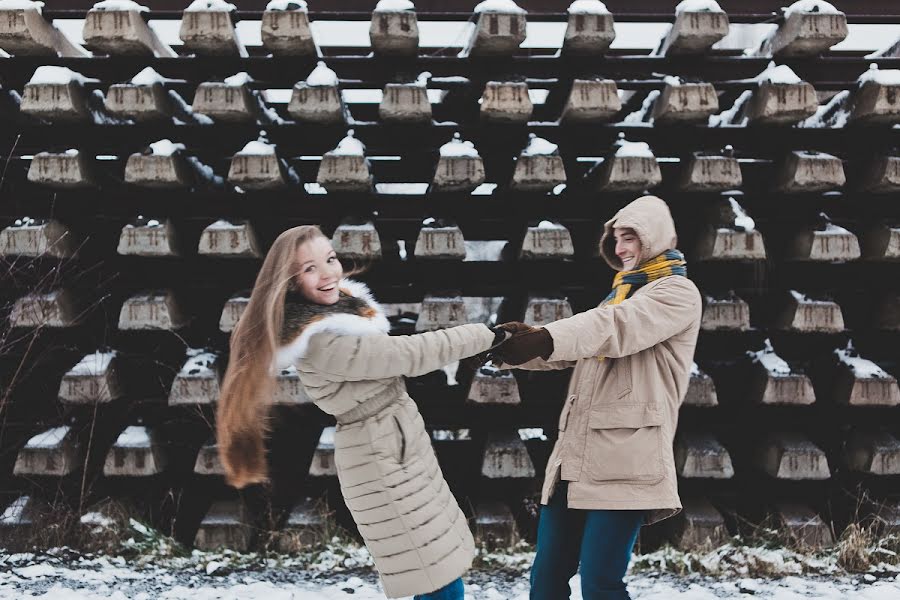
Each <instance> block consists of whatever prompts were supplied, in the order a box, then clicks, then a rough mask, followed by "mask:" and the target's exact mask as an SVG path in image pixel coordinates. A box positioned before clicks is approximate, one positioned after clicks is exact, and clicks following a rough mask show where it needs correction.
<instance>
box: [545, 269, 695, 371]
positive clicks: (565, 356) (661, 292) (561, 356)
mask: <svg viewBox="0 0 900 600" xmlns="http://www.w3.org/2000/svg"><path fill="white" fill-rule="evenodd" d="M701 312H702V308H701V304H700V293H699V292H698V291H697V287H696V286H695V285H694V284H693V283H692V282H691V281H690V280H689V279H687V278H686V277H666V278H665V279H661V280H659V281H658V282H656V283H653V284H650V285H649V286H648V287H647V289H646V291H644V292H643V293H640V294H637V295H635V296H632V297H631V298H629V299H628V300H626V301H625V302H622V303H621V304H614V305H607V306H602V307H598V308H594V309H592V310H589V311H586V312H583V313H579V314H577V315H575V316H572V317H569V318H567V319H561V320H559V321H556V322H554V323H550V324H549V325H546V326H545V327H544V328H545V329H546V330H547V331H549V332H550V335H551V336H552V337H553V353H552V354H551V355H550V356H549V357H548V360H549V361H551V362H552V361H558V360H578V359H580V358H588V357H591V356H608V357H611V358H619V357H622V356H628V355H631V354H636V353H638V352H640V351H641V350H646V349H647V348H650V347H652V346H655V345H656V344H658V343H660V342H662V341H665V340H667V339H669V338H670V337H672V336H674V335H676V334H678V333H681V332H682V331H684V330H685V329H687V328H688V327H690V326H691V324H692V323H694V322H695V321H699V319H700V315H701Z"/></svg>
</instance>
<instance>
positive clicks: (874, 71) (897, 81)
mask: <svg viewBox="0 0 900 600" xmlns="http://www.w3.org/2000/svg"><path fill="white" fill-rule="evenodd" d="M856 81H858V82H859V84H860V85H862V84H864V83H865V82H867V81H872V82H874V83H877V84H880V85H900V69H879V68H878V64H877V63H872V64H871V65H869V68H868V70H866V72H865V73H863V74H862V75H860V76H859V79H857V80H856Z"/></svg>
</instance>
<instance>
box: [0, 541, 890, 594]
mask: <svg viewBox="0 0 900 600" xmlns="http://www.w3.org/2000/svg"><path fill="white" fill-rule="evenodd" d="M207 571H211V573H207ZM572 587H573V592H574V593H573V594H572V598H573V599H574V600H580V599H581V594H580V591H579V589H578V588H579V586H578V578H577V576H576V577H575V578H574V579H573V581H572ZM628 587H629V590H630V592H631V595H632V598H635V599H637V598H640V599H643V600H669V599H675V600H707V599H713V598H744V599H747V598H750V597H751V596H752V597H754V598H770V599H772V600H793V599H798V600H799V599H801V598H802V599H808V598H821V599H823V600H832V599H834V600H838V599H840V600H896V599H898V598H900V575H895V574H893V573H892V574H882V575H872V574H867V575H863V576H858V577H850V576H835V577H822V576H816V577H812V576H808V577H798V576H791V577H784V578H780V579H770V580H763V579H749V578H744V579H713V578H708V577H698V576H691V577H678V576H674V575H661V576H657V575H655V574H653V573H640V574H638V575H634V576H630V577H629V578H628ZM20 598H41V599H46V600H125V599H133V600H151V599H154V598H160V599H165V600H351V599H352V600H374V599H381V598H384V596H383V595H382V594H381V592H380V590H379V587H378V584H377V581H376V579H375V576H374V575H373V574H372V572H371V571H370V570H368V569H361V570H358V571H357V572H355V573H354V572H349V573H346V572H345V573H338V574H327V573H326V574H323V573H320V572H317V571H309V570H301V569H296V568H291V567H276V568H262V569H243V570H238V571H231V572H227V573H222V574H220V569H218V568H217V567H216V565H215V564H213V566H210V565H209V564H207V565H206V567H205V568H181V569H177V568H170V567H158V566H154V565H152V564H149V565H146V566H144V567H136V566H130V565H129V564H128V563H126V561H125V560H124V559H121V558H107V557H100V558H81V557H76V556H71V555H67V554H66V553H65V552H62V553H58V554H57V555H44V556H39V557H36V556H32V555H22V554H20V555H2V556H0V600H7V599H9V600H13V599H15V600H18V599H20ZM467 598H469V599H471V600H482V599H483V600H506V599H509V600H527V598H528V580H527V573H526V572H512V571H498V572H495V573H491V572H488V571H484V570H478V571H473V572H472V573H470V575H469V576H468V577H467Z"/></svg>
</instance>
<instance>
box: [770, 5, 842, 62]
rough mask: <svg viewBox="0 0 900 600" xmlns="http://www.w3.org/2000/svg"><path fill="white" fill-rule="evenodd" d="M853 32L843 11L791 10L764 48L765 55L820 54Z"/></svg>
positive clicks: (782, 56) (795, 55)
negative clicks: (850, 31) (832, 12)
mask: <svg viewBox="0 0 900 600" xmlns="http://www.w3.org/2000/svg"><path fill="white" fill-rule="evenodd" d="M789 10H790V9H789ZM848 33H849V30H848V28H847V16H846V15H845V14H844V13H842V12H837V13H834V14H830V13H824V12H805V11H800V10H796V11H791V12H790V13H788V14H787V15H786V17H785V19H784V21H782V22H781V23H780V24H779V26H778V29H777V30H776V31H775V32H774V34H773V35H772V36H770V37H769V38H768V39H766V40H765V41H764V42H763V44H762V46H761V47H760V54H761V55H763V56H768V55H772V56H776V57H779V58H787V57H799V56H816V55H818V54H821V53H823V52H827V51H828V49H829V48H831V47H832V46H834V45H836V44H839V43H840V42H842V41H843V40H844V39H845V38H846V37H847V34H848Z"/></svg>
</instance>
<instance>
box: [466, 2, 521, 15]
mask: <svg viewBox="0 0 900 600" xmlns="http://www.w3.org/2000/svg"><path fill="white" fill-rule="evenodd" d="M473 12H475V13H483V12H496V13H519V14H525V12H526V11H525V9H523V8H521V7H519V5H518V4H516V3H515V2H513V0H483V1H482V2H479V3H478V4H476V5H475V9H474V11H473Z"/></svg>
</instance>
